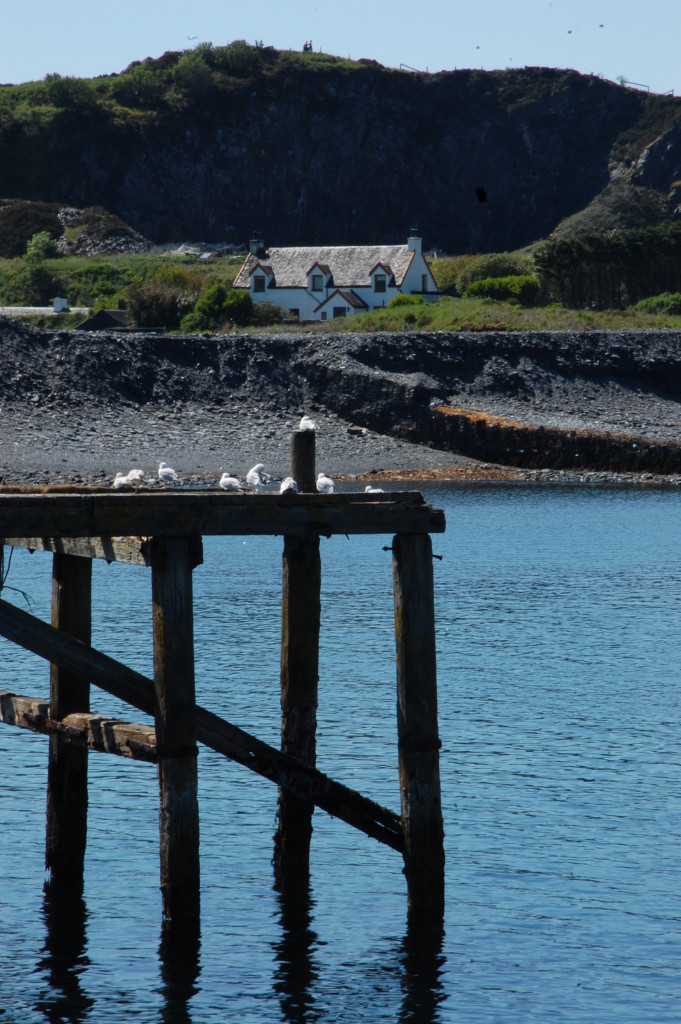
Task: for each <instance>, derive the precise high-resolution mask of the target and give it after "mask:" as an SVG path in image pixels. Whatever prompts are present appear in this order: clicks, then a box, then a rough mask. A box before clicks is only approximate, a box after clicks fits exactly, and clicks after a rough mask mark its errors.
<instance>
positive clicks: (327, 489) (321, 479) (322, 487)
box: [317, 473, 333, 494]
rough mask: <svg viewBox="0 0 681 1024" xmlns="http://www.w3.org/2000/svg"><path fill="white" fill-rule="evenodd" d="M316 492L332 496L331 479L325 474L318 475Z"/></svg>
mask: <svg viewBox="0 0 681 1024" xmlns="http://www.w3.org/2000/svg"><path fill="white" fill-rule="evenodd" d="M317 490H318V491H319V493H320V494H333V480H332V479H331V477H330V476H327V475H326V474H325V473H320V474H319V476H318V477H317Z"/></svg>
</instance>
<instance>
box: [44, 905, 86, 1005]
mask: <svg viewBox="0 0 681 1024" xmlns="http://www.w3.org/2000/svg"><path fill="white" fill-rule="evenodd" d="M43 919H44V921H45V929H46V932H45V946H44V953H45V955H44V957H43V959H42V960H41V961H40V967H41V968H42V969H43V970H44V971H45V972H46V975H47V981H48V983H49V996H47V997H45V998H43V999H41V1000H39V1001H38V1009H39V1010H40V1011H41V1013H43V1014H44V1016H45V1018H46V1019H47V1020H48V1021H51V1022H54V1024H57V1022H59V1024H61V1022H62V1021H71V1022H72V1024H77V1022H78V1021H83V1020H85V1018H86V1016H87V1014H88V1011H89V1010H90V1008H91V1007H92V1006H93V1005H94V999H91V998H90V997H89V996H88V995H87V993H86V992H84V991H83V989H82V988H81V984H80V975H81V974H82V973H83V971H84V969H85V968H86V967H87V966H88V964H89V960H88V958H87V956H86V955H85V947H86V928H85V924H86V920H87V909H86V906H85V901H84V900H83V899H82V898H81V897H80V896H77V895H74V893H73V892H72V891H64V892H59V891H55V890H54V889H53V888H47V887H46V889H45V895H44V897H43Z"/></svg>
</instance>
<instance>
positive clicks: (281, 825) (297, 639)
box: [273, 430, 321, 888]
mask: <svg viewBox="0 0 681 1024" xmlns="http://www.w3.org/2000/svg"><path fill="white" fill-rule="evenodd" d="M291 471H292V476H293V477H294V479H295V480H296V482H297V484H298V490H299V491H303V492H304V491H307V492H313V491H316V490H317V487H316V480H315V432H314V430H296V431H295V432H294V434H293V439H292V445H291ZM282 567H283V597H282V608H281V712H282V719H281V750H282V753H285V754H290V755H292V756H293V757H297V758H298V760H300V761H303V762H304V763H305V764H310V765H314V764H315V761H316V731H317V690H318V682H319V625H320V616H321V598H320V591H321V562H320V558H319V537H294V536H286V537H284V552H283V556H282ZM313 811H314V804H313V803H312V801H308V800H301V799H300V798H299V797H295V796H293V795H292V794H291V793H287V792H286V791H285V790H282V789H280V790H279V808H278V824H277V830H276V833H275V837H274V841H275V846H274V857H273V864H274V873H275V881H276V883H277V886H278V887H279V888H282V887H286V885H287V883H290V882H294V881H297V882H300V883H301V884H304V885H307V884H308V881H309V867H310V837H311V835H312V813H313Z"/></svg>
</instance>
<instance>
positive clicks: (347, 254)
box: [233, 235, 439, 320]
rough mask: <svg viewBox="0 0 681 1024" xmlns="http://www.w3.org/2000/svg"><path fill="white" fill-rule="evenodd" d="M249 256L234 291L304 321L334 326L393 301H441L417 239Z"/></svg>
mask: <svg viewBox="0 0 681 1024" xmlns="http://www.w3.org/2000/svg"><path fill="white" fill-rule="evenodd" d="M250 250H251V251H250V255H249V256H248V257H247V259H246V262H245V263H244V265H243V267H242V268H241V270H240V271H239V273H238V274H237V277H236V279H235V281H234V286H233V287H234V288H248V290H249V291H250V294H251V298H252V299H253V301H254V302H271V303H273V304H274V305H276V306H281V307H282V308H283V309H286V310H288V312H289V314H290V315H291V316H294V317H298V318H299V319H300V320H331V319H333V318H334V317H341V316H351V315H352V314H353V313H364V312H366V311H367V310H369V309H379V308H381V307H382V306H387V305H388V303H389V302H390V300H391V299H392V298H393V296H394V295H400V294H402V295H422V296H423V298H424V299H426V300H430V299H435V298H437V297H438V295H439V293H438V290H437V285H436V284H435V281H434V279H433V275H432V274H431V272H430V269H429V268H428V264H427V263H426V261H425V259H424V257H423V253H422V251H421V239H420V238H418V237H417V236H416V235H412V236H411V237H410V238H409V239H408V240H407V244H406V245H327V246H303V247H300V248H290V249H265V246H264V244H263V242H262V241H261V240H260V239H253V240H252V241H251V243H250Z"/></svg>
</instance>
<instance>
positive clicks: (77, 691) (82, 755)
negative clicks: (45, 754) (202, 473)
mask: <svg viewBox="0 0 681 1024" xmlns="http://www.w3.org/2000/svg"><path fill="white" fill-rule="evenodd" d="M91 594H92V562H91V561H90V559H89V558H77V557H74V556H71V555H61V554H55V555H54V556H53V561H52V625H53V626H54V627H55V628H56V629H59V630H62V631H63V632H65V633H68V634H69V635H70V636H72V637H75V638H76V639H77V640H80V641H82V642H83V643H86V644H89V643H90V632H91V622H92V606H91ZM89 710H90V684H89V681H88V680H87V679H86V678H84V677H83V676H80V675H77V674H75V673H73V672H70V671H68V670H67V669H63V668H60V667H59V666H58V665H55V664H51V665H50V717H51V718H52V719H53V720H55V721H61V720H62V719H63V718H66V716H67V715H70V714H72V713H73V712H77V711H84V712H88V711H89ZM49 744H50V746H49V760H48V768H47V828H46V836H45V867H46V870H47V881H46V886H48V887H51V888H53V889H54V890H55V891H56V890H60V891H64V890H72V891H73V892H74V893H80V892H82V889H83V867H84V860H85V845H86V839H87V804H88V792H87V761H88V752H87V749H83V748H78V747H76V746H73V745H72V744H71V743H69V741H68V739H67V737H66V736H65V735H63V734H59V733H57V734H55V735H51V736H50V740H49Z"/></svg>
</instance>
